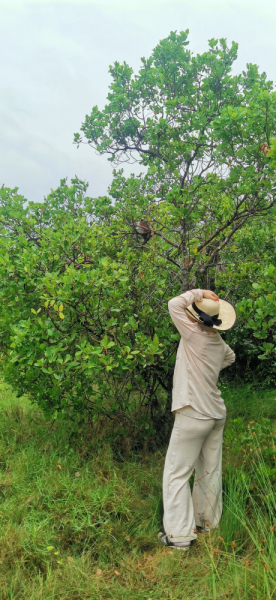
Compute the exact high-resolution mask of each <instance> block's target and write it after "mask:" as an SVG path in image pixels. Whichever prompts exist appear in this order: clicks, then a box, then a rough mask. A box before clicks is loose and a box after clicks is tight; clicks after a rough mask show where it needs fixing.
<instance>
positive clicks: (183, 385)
mask: <svg viewBox="0 0 276 600" xmlns="http://www.w3.org/2000/svg"><path fill="white" fill-rule="evenodd" d="M202 298H203V295H202V291H201V290H190V291H189V292H186V293H185V294H182V295H181V296H176V298H173V299H172V300H170V301H169V303H168V307H169V313H170V316H171V318H172V321H173V322H174V324H175V326H176V327H177V329H178V331H179V333H180V335H181V338H180V342H179V346H178V350H177V355H176V361H175V369H174V376H173V390H172V411H175V410H179V409H183V408H184V407H187V409H185V411H186V414H187V416H189V408H188V407H191V415H190V416H195V413H194V410H195V411H197V413H199V414H198V417H197V418H209V419H210V418H211V419H223V418H224V417H225V416H226V407H225V404H224V401H223V399H222V398H221V392H220V390H219V389H218V387H217V381H218V376H219V372H220V371H221V369H224V368H225V367H227V366H228V365H231V364H232V363H233V362H234V361H235V354H234V352H233V350H231V348H230V347H229V346H227V344H225V342H224V341H223V339H222V338H221V336H220V334H219V332H218V331H217V330H216V329H212V328H210V327H207V326H206V325H201V324H200V323H198V322H196V323H193V322H192V321H191V320H190V319H189V317H188V315H187V313H186V312H185V310H184V309H185V308H187V306H189V305H190V304H192V303H193V302H197V301H200V300H202Z"/></svg>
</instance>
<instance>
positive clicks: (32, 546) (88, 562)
mask: <svg viewBox="0 0 276 600" xmlns="http://www.w3.org/2000/svg"><path fill="white" fill-rule="evenodd" d="M225 392H226V393H224V397H227V400H226V401H227V402H228V406H229V407H230V408H229V417H228V422H227V426H226V432H225V448H224V464H223V487H224V508H223V515H222V519H221V521H220V526H219V529H217V530H212V531H211V532H210V533H209V534H200V535H199V536H198V543H197V545H195V546H193V547H192V548H191V550H190V551H189V552H188V553H184V554H182V553H181V552H176V551H172V550H170V549H169V548H163V547H161V546H159V544H158V542H157V533H158V531H159V530H160V528H161V526H162V502H161V481H162V471H163V465H164V455H165V451H166V448H164V450H162V451H156V452H155V453H152V454H146V453H145V452H143V453H141V454H140V455H139V456H137V454H136V455H135V454H134V453H132V452H131V450H130V449H129V448H128V449H126V450H127V451H126V452H125V455H127V458H125V459H123V454H124V453H123V452H120V453H118V452H116V451H115V450H116V448H115V447H114V445H113V446H112V445H111V444H110V443H106V442H105V437H104V435H100V432H99V431H97V430H96V431H95V430H86V431H84V430H82V429H78V428H77V427H76V425H74V424H68V423H66V422H57V423H54V424H53V425H51V423H46V422H45V420H44V418H43V416H42V414H41V413H40V411H39V410H38V409H37V407H35V406H30V405H29V403H28V401H27V400H26V399H24V398H22V399H16V398H14V396H13V395H12V394H11V392H10V390H8V389H6V388H5V387H4V386H2V390H0V394H1V403H0V407H1V419H0V517H1V518H0V540H1V543H0V599H1V600H4V599H9V600H25V599H26V600H27V599H28V600H50V599H51V600H54V599H59V600H65V599H66V600H67V599H68V600H83V599H85V598H90V599H95V600H96V599H97V600H98V599H103V600H105V599H106V600H109V599H116V600H117V599H120V598H122V599H128V600H132V599H135V600H136V599H137V600H146V599H149V598H152V599H153V600H178V599H179V600H180V599H181V600H182V599H183V598H184V599H185V600H186V599H188V600H192V599H197V600H207V599H208V600H209V599H210V600H211V599H212V598H215V599H220V598H225V599H238V600H253V599H254V598H255V599H257V600H267V599H268V598H271V599H272V598H274V597H276V596H275V594H276V564H275V563H276V554H275V550H276V548H275V533H274V522H275V515H276V494H275V489H274V480H273V478H271V477H269V476H268V475H267V474H266V471H265V470H262V468H261V467H262V466H263V460H262V455H261V454H260V453H259V452H257V450H258V447H257V444H258V440H257V439H256V440H255V438H254V443H255V444H256V453H255V454H254V457H255V460H254V462H255V465H254V464H252V470H250V469H248V468H247V466H246V465H243V460H242V458H241V456H240V455H242V452H241V448H239V447H238V444H239V442H238V440H239V431H242V430H243V428H244V429H246V427H247V422H248V421H247V419H248V418H252V417H253V416H255V415H256V414H257V413H258V411H259V413H258V414H259V416H261V415H262V414H266V415H267V412H266V413H262V411H260V408H259V404H258V402H259V399H260V397H259V396H258V397H257V396H255V400H256V411H255V412H254V401H253V400H252V395H251V396H250V403H248V389H247V388H242V387H241V388H240V389H239V390H234V391H231V390H230V389H227V390H225ZM269 394H270V396H269V398H270V400H268V398H267V397H266V395H265V394H263V395H262V398H261V400H262V406H266V405H267V406H270V408H271V401H272V400H271V399H272V396H271V394H272V392H269ZM237 397H238V398H239V405H240V407H241V406H243V407H244V408H243V409H242V410H241V411H240V415H239V416H240V419H241V420H240V421H239V423H238V430H237V423H236V422H235V423H234V421H233V419H234V418H236V415H235V412H234V411H235V406H236V404H235V403H236V398H237ZM249 404H250V410H249V409H248V405H249ZM245 409H247V412H246V410H245ZM243 412H244V413H245V414H243ZM255 420H256V417H255ZM233 436H236V437H235V438H234V437H233ZM233 439H235V444H233ZM245 467H246V469H245ZM253 481H254V486H253V487H252V482H253Z"/></svg>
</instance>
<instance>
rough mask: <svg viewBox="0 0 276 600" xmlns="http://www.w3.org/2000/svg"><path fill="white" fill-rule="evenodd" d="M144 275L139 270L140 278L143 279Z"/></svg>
mask: <svg viewBox="0 0 276 600" xmlns="http://www.w3.org/2000/svg"><path fill="white" fill-rule="evenodd" d="M143 277H144V273H143V272H142V271H140V279H143Z"/></svg>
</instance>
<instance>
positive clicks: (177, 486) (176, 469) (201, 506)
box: [163, 409, 225, 542]
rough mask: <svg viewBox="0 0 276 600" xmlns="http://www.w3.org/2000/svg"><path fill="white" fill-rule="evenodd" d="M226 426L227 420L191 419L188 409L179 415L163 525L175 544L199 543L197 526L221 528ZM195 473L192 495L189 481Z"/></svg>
mask: <svg viewBox="0 0 276 600" xmlns="http://www.w3.org/2000/svg"><path fill="white" fill-rule="evenodd" d="M224 424H225V419H195V418H192V417H188V416H186V415H185V409H184V410H183V411H181V412H179V411H176V412H175V422H174V427H173V430H172V434H171V439H170V443H169V448H168V451H167V455H166V460H165V467H164V475H163V504H164V519H163V524H164V529H165V533H166V535H167V537H168V538H169V539H170V540H171V541H172V542H184V541H189V540H193V539H196V538H197V533H196V529H195V527H196V525H199V526H201V527H204V526H205V525H206V527H209V528H213V527H217V526H218V523H219V520H220V517H221V514H222V437H223V429H224ZM194 470H195V479H194V486H193V493H192V494H191V488H190V483H189V478H190V477H191V475H192V473H193V471H194Z"/></svg>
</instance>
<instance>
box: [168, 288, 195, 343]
mask: <svg viewBox="0 0 276 600" xmlns="http://www.w3.org/2000/svg"><path fill="white" fill-rule="evenodd" d="M202 298H203V294H202V291H201V290H190V291H188V292H185V294H181V295H180V296H176V297H175V298H172V299H171V300H169V302H168V308H169V313H170V317H171V319H172V321H173V323H174V324H175V326H176V327H177V329H178V331H179V333H180V335H181V336H183V337H186V336H187V335H189V334H190V331H191V329H190V326H191V325H192V323H191V321H190V319H189V317H188V315H187V314H186V312H185V308H187V307H188V306H189V305H190V304H192V303H193V302H199V301H200V300H202Z"/></svg>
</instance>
